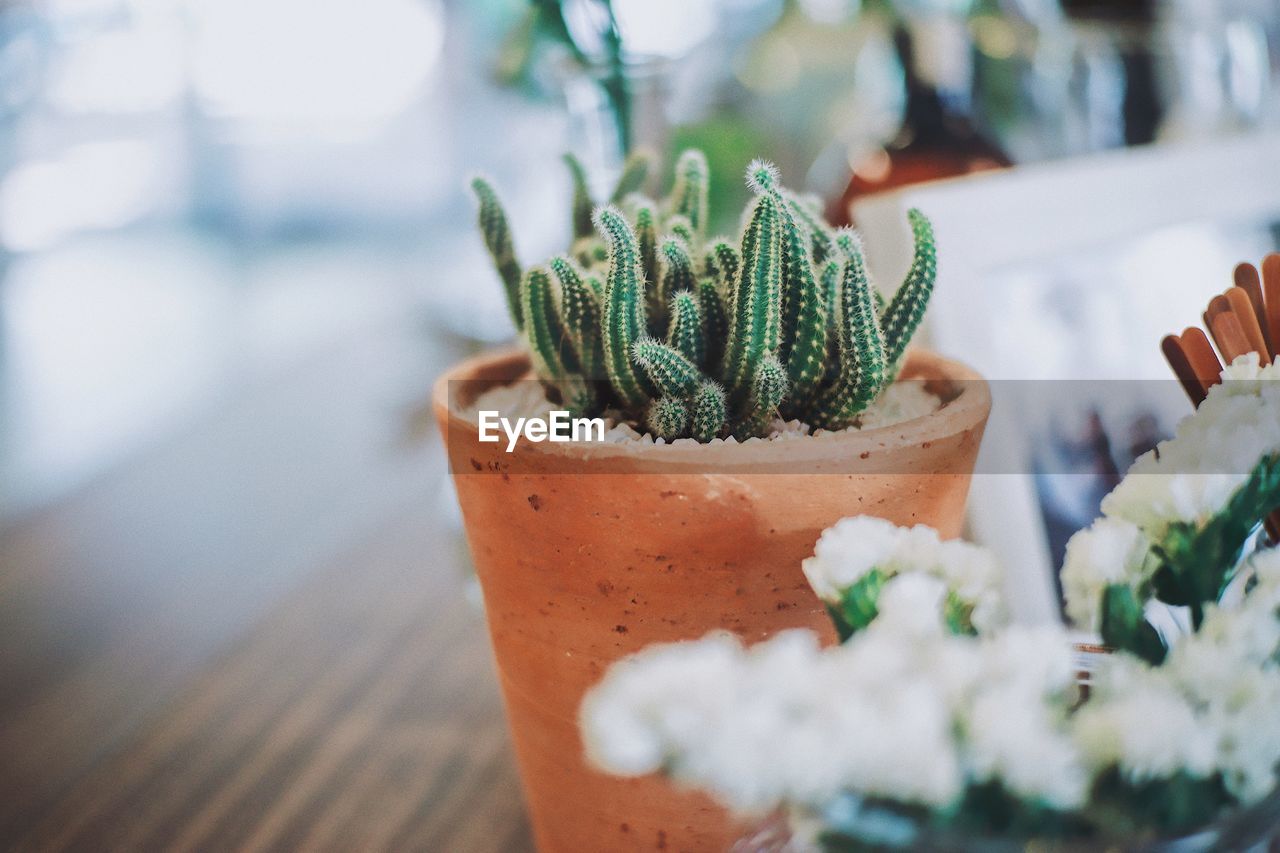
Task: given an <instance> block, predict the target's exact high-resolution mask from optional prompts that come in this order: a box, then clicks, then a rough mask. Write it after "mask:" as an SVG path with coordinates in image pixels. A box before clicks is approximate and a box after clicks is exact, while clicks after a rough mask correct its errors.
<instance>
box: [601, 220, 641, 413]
mask: <svg viewBox="0 0 1280 853" xmlns="http://www.w3.org/2000/svg"><path fill="white" fill-rule="evenodd" d="M596 227H597V228H599V229H600V233H601V235H602V236H603V237H604V239H605V242H607V243H608V244H609V274H608V277H607V278H606V279H605V288H604V312H603V315H604V316H603V320H604V322H603V324H602V325H601V335H602V337H603V341H602V346H603V349H604V361H605V372H606V373H607V374H608V376H609V382H610V384H611V385H612V386H613V390H614V393H615V394H616V395H617V397H618V400H619V402H620V403H621V404H622V406H623V408H626V409H636V408H639V407H640V406H642V405H643V404H644V403H645V401H646V400H647V399H648V398H649V394H648V393H646V388H645V386H644V384H643V383H642V382H641V379H640V377H639V376H638V375H637V374H636V371H635V368H634V367H633V366H632V363H631V347H632V345H633V344H634V343H635V342H636V341H637V340H639V338H640V336H641V334H642V333H643V331H644V328H645V317H644V273H643V271H642V270H641V268H640V248H639V246H638V245H637V244H636V235H635V232H634V231H632V230H631V226H630V225H629V224H627V220H626V219H625V218H623V216H622V214H621V213H620V212H619V211H618V209H617V208H615V207H602V208H599V209H598V210H597V211H596Z"/></svg>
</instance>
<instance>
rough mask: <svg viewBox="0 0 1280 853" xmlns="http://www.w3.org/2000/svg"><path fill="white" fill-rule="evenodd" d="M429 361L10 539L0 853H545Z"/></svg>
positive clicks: (388, 370) (2, 609)
mask: <svg viewBox="0 0 1280 853" xmlns="http://www.w3.org/2000/svg"><path fill="white" fill-rule="evenodd" d="M421 346H422V344H421V342H417V341H413V340H410V341H408V342H406V341H403V340H399V341H395V340H385V341H380V342H378V343H377V344H376V345H374V344H370V345H364V344H362V345H360V346H352V347H349V348H345V349H342V350H341V351H337V352H334V353H332V354H331V356H330V357H329V358H328V360H327V362H326V364H324V365H322V366H321V368H322V369H321V368H317V369H313V370H308V371H307V372H305V373H304V374H300V375H299V376H296V377H291V378H289V379H288V380H287V381H284V382H282V383H276V384H272V385H271V386H270V387H263V388H261V389H258V391H257V392H255V393H254V394H250V395H248V396H247V397H246V398H245V399H244V400H242V401H241V402H239V403H237V404H236V405H232V406H229V407H226V408H223V409H221V410H219V412H218V413H217V415H216V416H214V417H211V418H210V420H209V421H208V422H206V423H202V424H201V425H199V426H198V427H197V428H193V429H192V430H191V431H190V433H189V434H185V435H183V436H179V437H177V438H175V439H174V440H172V441H170V442H168V443H167V444H165V445H164V446H162V447H159V448H156V449H153V450H149V451H148V452H147V453H145V454H141V455H139V457H138V458H136V459H133V460H131V461H130V462H129V463H128V464H127V465H124V466H121V468H120V469H119V470H117V471H114V472H112V473H111V474H110V475H109V476H107V477H104V478H102V479H101V480H100V481H99V482H97V483H95V484H94V485H93V486H92V487H91V488H89V489H86V490H84V491H83V492H81V493H79V494H77V495H74V496H72V497H69V498H67V499H66V500H64V501H62V502H60V503H58V504H57V505H55V506H52V507H50V508H48V509H46V510H43V511H41V512H39V513H37V514H35V515H34V516H31V517H28V518H24V519H21V520H20V521H19V522H17V523H16V524H13V525H10V526H9V527H8V528H7V529H5V530H3V531H0V848H3V849H19V850H95V851H96V850H160V849H163V850H228V849H237V850H241V849H243V850H312V849H315V850H360V851H364V850H380V849H381V850H430V851H450V853H454V851H457V852H458V853H468V851H477V853H481V851H521V850H526V849H530V842H529V835H528V827H527V823H526V821H525V818H524V814H523V809H522V806H521V802H520V794H519V790H518V783H517V779H516V776H515V771H514V766H513V761H512V757H511V753H510V749H509V743H508V740H507V735H506V733H505V730H504V726H503V721H502V711H501V706H500V702H499V698H498V693H497V686H496V679H495V676H494V672H493V665H492V660H491V658H490V655H489V651H488V643H487V637H486V634H485V628H484V622H483V617H482V615H481V613H480V612H479V609H478V607H477V606H476V605H475V604H474V602H473V600H472V599H473V597H474V596H473V595H470V594H469V593H470V589H469V587H470V584H471V581H470V579H469V577H468V574H467V571H466V569H465V559H463V558H462V557H461V554H460V552H461V543H460V539H459V536H458V531H457V529H456V524H454V523H451V522H450V515H449V512H447V511H446V508H447V499H445V498H444V497H443V495H444V492H443V488H444V483H445V472H444V462H443V458H442V457H443V454H442V452H441V449H440V447H439V442H438V439H436V438H435V436H434V434H433V430H432V429H430V428H428V427H425V426H424V424H423V423H422V419H421V416H420V415H421V413H420V412H414V411H413V408H412V407H413V405H415V404H417V403H420V402H421V400H423V399H425V394H426V388H428V387H429V380H430V374H431V372H432V371H431V369H430V368H429V367H428V366H429V365H438V364H440V363H442V361H441V356H440V354H439V353H424V352H421V351H420V350H421ZM406 365H417V367H414V368H412V369H407V368H406V367H405V366H406ZM414 395H416V398H415V396H414Z"/></svg>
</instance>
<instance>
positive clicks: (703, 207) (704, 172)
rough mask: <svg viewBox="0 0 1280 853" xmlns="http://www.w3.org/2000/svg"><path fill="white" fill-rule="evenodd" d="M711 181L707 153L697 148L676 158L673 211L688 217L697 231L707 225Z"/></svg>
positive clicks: (690, 223) (675, 213)
mask: <svg viewBox="0 0 1280 853" xmlns="http://www.w3.org/2000/svg"><path fill="white" fill-rule="evenodd" d="M710 183H711V179H710V170H709V169H708V168H707V157H706V155H705V154H703V153H702V152H701V151H698V150H697V149H695V148H690V149H688V150H686V151H684V152H682V153H681V154H680V157H679V158H678V159H677V160H676V180H675V185H674V186H673V187H672V188H671V213H672V214H674V215H676V216H683V217H684V218H685V219H687V220H688V222H689V227H690V228H691V229H692V230H693V231H694V232H695V233H702V231H703V230H704V229H705V228H706V227H707V200H708V197H709V192H708V191H709V188H710ZM668 227H670V226H668ZM691 242H692V241H691Z"/></svg>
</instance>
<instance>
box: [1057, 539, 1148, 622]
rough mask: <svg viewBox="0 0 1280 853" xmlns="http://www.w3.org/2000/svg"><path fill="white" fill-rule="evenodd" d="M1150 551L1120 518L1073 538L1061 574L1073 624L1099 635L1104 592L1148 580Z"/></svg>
mask: <svg viewBox="0 0 1280 853" xmlns="http://www.w3.org/2000/svg"><path fill="white" fill-rule="evenodd" d="M1150 550H1151V545H1150V543H1149V542H1148V541H1147V538H1146V537H1145V536H1143V535H1142V531H1141V530H1139V529H1138V527H1137V526H1136V525H1134V524H1131V523H1130V522H1128V521H1123V520H1121V519H1116V518H1100V519H1098V520H1097V521H1095V522H1094V523H1093V525H1092V526H1091V527H1088V528H1086V529H1085V530H1081V531H1080V532H1078V533H1076V534H1075V535H1074V536H1072V537H1071V539H1070V541H1068V542H1067V553H1066V557H1065V559H1064V560H1063V563H1062V574H1061V578H1062V589H1063V593H1064V595H1065V597H1066V603H1067V615H1068V616H1069V617H1071V621H1072V622H1074V623H1075V624H1076V625H1077V626H1079V627H1080V628H1081V629H1083V630H1086V631H1093V632H1096V631H1098V629H1099V624H1098V622H1099V616H1100V614H1099V610H1100V605H1101V603H1102V592H1103V590H1105V589H1106V588H1107V587H1108V586H1110V585H1112V584H1128V585H1130V586H1134V587H1136V586H1137V585H1138V584H1139V583H1140V582H1141V581H1143V580H1145V579H1146V577H1147V573H1148V571H1149V569H1148V567H1147V563H1148V556H1149V554H1150Z"/></svg>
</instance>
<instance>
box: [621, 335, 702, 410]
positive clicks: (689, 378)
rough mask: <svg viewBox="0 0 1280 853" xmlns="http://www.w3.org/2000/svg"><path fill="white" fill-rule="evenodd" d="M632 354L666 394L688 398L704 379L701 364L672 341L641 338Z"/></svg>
mask: <svg viewBox="0 0 1280 853" xmlns="http://www.w3.org/2000/svg"><path fill="white" fill-rule="evenodd" d="M631 355H632V358H634V359H635V362H636V364H637V365H639V366H640V369H641V370H643V371H644V372H645V374H646V375H647V376H648V377H649V380H650V381H651V382H652V383H653V385H654V387H656V388H657V389H658V393H660V394H662V395H664V396H667V397H687V396H689V395H690V394H692V393H693V392H694V391H695V390H696V389H697V387H698V384H699V383H700V382H702V379H703V376H702V374H701V373H700V372H699V371H698V366H697V365H696V364H694V363H693V362H692V361H691V360H689V359H688V358H686V357H685V355H684V354H683V353H682V352H680V350H678V349H676V348H675V347H673V346H670V345H669V344H664V343H662V342H661V341H655V340H654V339H653V338H641V339H640V340H638V341H636V342H635V344H634V345H633V346H632V348H631Z"/></svg>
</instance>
